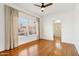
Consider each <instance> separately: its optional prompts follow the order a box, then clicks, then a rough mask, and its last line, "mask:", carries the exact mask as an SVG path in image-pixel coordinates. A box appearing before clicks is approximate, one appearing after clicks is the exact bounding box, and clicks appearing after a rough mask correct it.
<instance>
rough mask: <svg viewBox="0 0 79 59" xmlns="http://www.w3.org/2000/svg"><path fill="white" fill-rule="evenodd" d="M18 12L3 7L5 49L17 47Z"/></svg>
mask: <svg viewBox="0 0 79 59" xmlns="http://www.w3.org/2000/svg"><path fill="white" fill-rule="evenodd" d="M17 20H18V10H16V9H14V8H11V7H9V6H6V5H5V49H6V50H9V49H13V48H15V47H17V46H18V36H17V33H18V24H17Z"/></svg>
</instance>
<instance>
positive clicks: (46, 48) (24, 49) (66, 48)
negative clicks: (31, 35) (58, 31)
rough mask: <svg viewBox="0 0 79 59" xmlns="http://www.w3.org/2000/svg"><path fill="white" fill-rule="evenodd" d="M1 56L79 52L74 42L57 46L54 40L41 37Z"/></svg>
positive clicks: (64, 54)
mask: <svg viewBox="0 0 79 59" xmlns="http://www.w3.org/2000/svg"><path fill="white" fill-rule="evenodd" d="M0 56H78V52H77V50H76V48H75V46H74V45H73V44H68V43H61V48H56V47H55V43H54V41H48V40H42V39H41V40H37V41H33V42H30V43H26V44H24V45H21V46H19V47H17V48H15V49H12V50H8V51H3V52H0Z"/></svg>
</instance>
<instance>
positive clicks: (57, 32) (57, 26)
mask: <svg viewBox="0 0 79 59" xmlns="http://www.w3.org/2000/svg"><path fill="white" fill-rule="evenodd" d="M53 31H54V35H53V38H54V42H55V45H56V47H57V48H59V47H60V44H61V21H60V20H54V23H53Z"/></svg>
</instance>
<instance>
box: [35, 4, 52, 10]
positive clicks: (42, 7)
mask: <svg viewBox="0 0 79 59" xmlns="http://www.w3.org/2000/svg"><path fill="white" fill-rule="evenodd" d="M52 4H53V3H48V4H44V3H41V5H37V4H34V5H35V6H37V7H41V11H42V12H43V11H44V10H45V8H46V7H48V6H50V5H52Z"/></svg>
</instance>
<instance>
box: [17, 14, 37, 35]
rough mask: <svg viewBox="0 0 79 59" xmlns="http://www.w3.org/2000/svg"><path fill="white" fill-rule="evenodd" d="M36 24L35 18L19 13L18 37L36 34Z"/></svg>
mask: <svg viewBox="0 0 79 59" xmlns="http://www.w3.org/2000/svg"><path fill="white" fill-rule="evenodd" d="M37 26H38V22H37V21H36V19H35V18H32V17H30V16H27V15H26V14H23V13H19V19H18V35H20V36H27V35H34V34H37Z"/></svg>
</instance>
